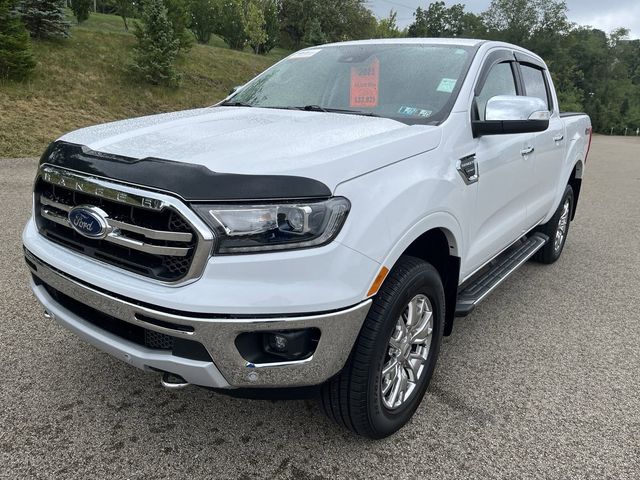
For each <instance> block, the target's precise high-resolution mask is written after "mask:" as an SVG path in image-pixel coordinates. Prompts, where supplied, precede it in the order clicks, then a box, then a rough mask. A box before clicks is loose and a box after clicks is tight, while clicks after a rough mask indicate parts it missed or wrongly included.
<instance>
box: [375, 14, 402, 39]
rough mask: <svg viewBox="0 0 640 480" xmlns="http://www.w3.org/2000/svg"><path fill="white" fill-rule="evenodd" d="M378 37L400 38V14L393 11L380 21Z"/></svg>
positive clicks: (377, 30) (377, 31)
mask: <svg viewBox="0 0 640 480" xmlns="http://www.w3.org/2000/svg"><path fill="white" fill-rule="evenodd" d="M376 36H377V37H378V38H398V37H400V36H401V32H400V29H399V28H398V12H396V11H395V10H391V11H390V12H389V16H388V17H386V18H382V19H380V21H379V22H378V27H377V29H376Z"/></svg>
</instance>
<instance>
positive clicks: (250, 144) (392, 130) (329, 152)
mask: <svg viewBox="0 0 640 480" xmlns="http://www.w3.org/2000/svg"><path fill="white" fill-rule="evenodd" d="M60 140H62V141H65V142H69V143H75V144H79V145H84V146H86V147H88V148H90V149H91V150H94V151H97V152H103V153H109V154H113V155H121V156H125V157H129V158H135V159H144V158H160V159H165V160H171V161H176V162H183V163H190V164H195V165H201V166H204V167H206V168H208V169H209V170H211V171H212V172H217V173H232V174H243V175H292V176H303V177H308V178H312V179H315V180H318V181H320V182H323V183H324V184H325V185H327V186H328V187H329V188H330V189H331V190H332V191H333V190H334V189H335V187H336V186H337V185H338V184H340V183H342V182H344V181H346V180H349V179H351V178H354V177H357V176H360V175H363V174H365V173H367V172H369V171H372V170H376V169H379V168H382V167H384V166H386V165H388V164H390V163H394V162H397V161H399V160H402V159H404V158H407V157H411V156H413V155H416V154H418V153H421V152H424V151H428V150H431V149H433V148H435V147H436V146H437V145H438V144H439V142H440V129H439V128H437V127H433V126H422V125H421V126H408V125H406V124H404V123H401V122H397V121H395V120H390V119H384V118H375V117H366V116H361V115H345V114H336V113H325V112H306V111H299V110H278V109H265V108H248V107H210V108H203V109H198V110H189V111H184V112H176V113H168V114H161V115H154V116H148V117H141V118H135V119H130V120H123V121H119V122H113V123H108V124H103V125H97V126H94V127H89V128H84V129H81V130H77V131H75V132H72V133H70V134H67V135H65V136H63V137H62V138H61V139H60Z"/></svg>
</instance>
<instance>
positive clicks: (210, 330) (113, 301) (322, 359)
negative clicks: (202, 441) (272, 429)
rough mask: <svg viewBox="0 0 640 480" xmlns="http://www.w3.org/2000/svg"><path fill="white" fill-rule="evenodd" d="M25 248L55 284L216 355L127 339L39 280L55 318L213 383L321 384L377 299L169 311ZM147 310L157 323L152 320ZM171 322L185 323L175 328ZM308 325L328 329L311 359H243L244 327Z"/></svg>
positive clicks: (124, 352)
mask: <svg viewBox="0 0 640 480" xmlns="http://www.w3.org/2000/svg"><path fill="white" fill-rule="evenodd" d="M25 255H26V260H27V264H28V265H29V268H30V269H31V271H32V273H33V274H34V275H35V276H36V277H37V278H38V279H39V280H40V281H41V282H42V283H44V284H46V285H48V286H49V287H51V288H53V289H55V290H57V291H58V292H61V293H63V294H64V295H66V296H68V297H70V298H72V299H74V300H76V301H78V302H81V303H82V304H84V305H87V306H89V307H91V308H93V309H95V310H98V311H99V312H102V313H104V314H106V315H109V316H111V317H115V318H117V319H120V320H123V321H125V322H129V323H131V324H134V325H138V326H140V327H143V328H145V329H148V330H153V331H156V332H159V333H163V334H165V335H169V336H172V337H177V338H187V339H189V340H193V341H196V342H199V343H201V344H202V345H204V347H205V348H206V350H207V351H208V353H209V355H210V356H211V358H212V359H213V362H206V361H198V360H191V359H187V358H183V357H178V356H175V355H173V354H172V353H171V352H167V351H160V350H152V349H149V348H146V347H142V346H140V345H137V344H135V343H133V342H131V341H128V340H125V339H123V338H121V337H119V336H117V335H115V334H112V333H110V332H107V331H105V330H103V329H101V328H99V327H97V326H95V325H93V324H92V323H90V322H89V321H86V320H85V319H83V318H81V317H80V316H78V315H77V314H76V313H74V312H72V311H71V310H69V309H67V308H66V307H64V306H63V305H62V304H60V303H58V302H57V301H56V300H55V299H54V298H53V297H52V296H51V295H50V294H49V292H48V291H47V290H46V288H45V287H44V286H42V285H37V284H36V283H35V282H32V289H33V291H34V293H35V295H36V297H37V299H38V300H39V301H40V303H41V304H42V305H43V306H44V308H45V309H46V310H47V311H48V312H49V313H50V314H51V316H52V317H53V318H54V319H55V320H56V321H58V322H59V323H61V324H62V325H64V326H66V327H68V328H70V329H71V330H73V331H74V332H76V333H77V334H78V335H80V336H81V337H82V338H84V339H85V340H87V341H89V342H90V343H92V344H93V345H95V346H96V347H98V348H99V349H101V350H104V351H105V352H107V353H110V354H111V355H113V356H115V357H116V358H119V359H121V360H124V361H126V362H127V363H130V364H131V365H134V366H136V367H138V368H142V369H145V370H153V369H155V370H162V371H166V372H170V373H173V374H176V375H179V376H181V377H182V378H184V379H185V380H186V381H187V382H189V383H193V384H195V385H201V386H206V387H214V388H239V387H252V388H253V387H267V388H268V387H297V386H308V385H317V384H320V383H322V382H324V381H325V380H327V379H328V378H330V377H332V376H333V375H335V374H336V373H337V372H338V371H340V369H341V368H342V367H343V366H344V364H345V362H346V360H347V357H348V356H349V353H350V352H351V348H352V347H353V344H354V343H355V340H356V338H357V336H358V334H359V332H360V328H361V327H362V323H363V322H364V319H365V317H366V316H367V313H368V311H369V308H370V307H371V300H366V301H364V302H362V303H360V304H358V305H356V306H354V307H351V308H348V309H346V310H341V311H338V312H331V313H324V314H319V315H305V316H299V317H282V318H279V317H268V318H245V317H244V316H243V317H242V318H240V317H238V316H236V317H233V318H221V316H220V315H218V316H216V315H211V316H210V317H208V316H203V315H201V314H198V315H195V314H194V315H193V316H192V315H190V314H188V313H179V314H177V313H169V312H167V311H161V310H156V309H154V308H153V307H151V306H143V305H138V304H136V302H135V301H134V300H131V299H124V298H120V297H118V296H116V295H114V294H110V293H108V292H105V291H102V290H98V289H96V288H93V287H91V286H90V285H87V284H85V283H82V282H81V281H79V280H76V279H74V278H71V277H69V276H68V275H66V274H65V273H64V272H61V271H58V270H56V269H54V268H52V267H50V266H49V265H47V264H45V263H44V262H42V261H41V260H39V259H38V258H37V257H35V256H34V255H32V254H31V253H30V252H28V251H26V253H25ZM145 318H146V319H149V320H150V321H151V322H154V323H150V322H149V321H145V320H144V319H145ZM155 322H157V324H156V323H155ZM171 325H174V326H176V327H182V328H172V327H171ZM184 327H187V328H184ZM303 328H317V329H319V330H320V333H321V336H320V341H319V343H318V346H317V348H316V350H315V352H314V354H313V356H312V357H310V358H307V359H305V360H298V361H290V362H279V363H266V364H254V363H250V362H247V361H246V360H245V359H243V358H242V356H241V355H240V353H239V352H238V350H237V348H236V346H235V340H236V338H237V336H238V335H239V334H241V333H243V332H256V331H269V330H291V329H303Z"/></svg>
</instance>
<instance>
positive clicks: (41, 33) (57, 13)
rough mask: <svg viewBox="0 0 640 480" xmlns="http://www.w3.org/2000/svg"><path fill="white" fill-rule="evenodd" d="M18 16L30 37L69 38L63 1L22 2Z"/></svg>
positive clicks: (37, 0) (29, 0)
mask: <svg viewBox="0 0 640 480" xmlns="http://www.w3.org/2000/svg"><path fill="white" fill-rule="evenodd" d="M20 14H21V15H22V21H23V22H24V24H25V25H26V26H27V29H28V30H29V32H31V36H32V37H35V38H52V37H61V38H67V37H68V36H69V27H70V25H69V22H67V20H66V18H65V14H64V0H24V1H23V2H22V4H21V5H20Z"/></svg>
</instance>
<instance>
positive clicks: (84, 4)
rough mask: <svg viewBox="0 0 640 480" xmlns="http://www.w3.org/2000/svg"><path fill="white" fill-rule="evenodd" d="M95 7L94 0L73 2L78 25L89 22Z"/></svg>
mask: <svg viewBox="0 0 640 480" xmlns="http://www.w3.org/2000/svg"><path fill="white" fill-rule="evenodd" d="M92 6H93V0H71V10H73V14H74V15H75V17H76V20H77V21H78V23H82V22H84V21H85V20H89V13H90V11H91V7H92Z"/></svg>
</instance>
